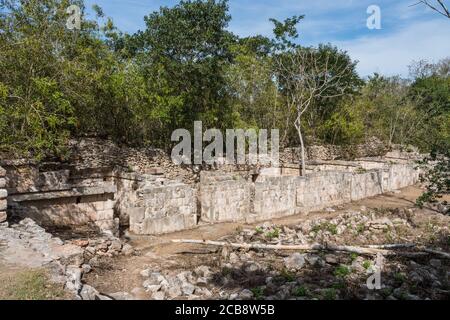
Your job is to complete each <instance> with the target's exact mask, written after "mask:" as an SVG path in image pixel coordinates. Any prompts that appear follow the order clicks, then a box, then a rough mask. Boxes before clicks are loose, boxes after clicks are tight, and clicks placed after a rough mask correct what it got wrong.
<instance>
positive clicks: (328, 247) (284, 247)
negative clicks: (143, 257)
mask: <svg viewBox="0 0 450 320" xmlns="http://www.w3.org/2000/svg"><path fill="white" fill-rule="evenodd" d="M172 242H174V243H186V244H201V245H211V246H219V247H226V246H228V247H231V248H235V249H261V250H289V251H290V250H295V251H342V252H350V253H357V254H361V255H376V254H378V253H381V254H384V255H390V254H392V253H391V252H390V251H388V250H384V249H375V248H363V247H354V246H339V245H333V244H326V245H321V244H313V245H279V244H277V245H272V244H260V243H228V242H219V241H210V240H186V239H178V240H172Z"/></svg>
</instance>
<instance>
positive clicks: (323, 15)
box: [86, 0, 450, 76]
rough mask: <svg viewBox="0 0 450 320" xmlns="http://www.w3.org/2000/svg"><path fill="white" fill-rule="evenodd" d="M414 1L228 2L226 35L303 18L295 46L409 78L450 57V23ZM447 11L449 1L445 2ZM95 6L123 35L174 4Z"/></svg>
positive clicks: (152, 0) (112, 0)
mask: <svg viewBox="0 0 450 320" xmlns="http://www.w3.org/2000/svg"><path fill="white" fill-rule="evenodd" d="M416 2H417V1H416V0H397V1H394V0H389V1H388V0H312V1H311V0H230V1H229V6H230V14H231V16H232V21H231V22H230V25H229V30H230V31H232V32H233V33H236V34H238V35H240V36H249V35H256V34H262V35H266V36H270V35H271V31H272V24H271V23H270V22H269V18H276V19H279V20H283V19H285V18H287V17H290V16H293V15H298V14H304V15H305V16H306V17H305V20H303V21H302V22H301V23H300V24H299V33H300V38H299V43H301V44H303V45H316V44H318V43H321V42H324V43H328V42H329V43H332V44H335V45H337V46H338V47H340V48H342V49H344V50H347V51H348V52H349V54H350V55H351V56H352V58H353V59H355V60H358V61H359V65H358V71H359V73H360V74H361V75H362V76H367V75H370V74H372V73H373V72H380V73H383V74H386V75H396V74H400V75H402V76H407V75H408V68H407V66H408V65H409V64H410V62H411V61H412V60H418V59H428V60H430V61H437V60H439V59H441V58H444V57H447V56H450V20H449V19H446V18H444V17H442V16H440V15H438V14H437V13H435V12H432V11H431V10H430V9H428V8H425V7H424V6H419V5H418V6H411V5H413V4H414V3H416ZM444 2H447V3H448V4H449V5H450V1H449V0H445V1H444ZM86 3H87V6H88V7H91V6H92V4H98V5H100V6H101V7H102V8H103V11H104V12H105V15H106V16H109V17H111V18H113V20H114V22H115V23H116V25H117V26H118V27H119V28H120V29H121V30H123V31H126V32H129V33H133V32H135V31H137V30H139V29H143V28H144V27H145V25H144V21H143V17H144V16H145V15H147V14H148V13H150V12H152V11H155V10H158V9H159V7H160V6H173V5H174V4H176V3H178V1H174V0H165V1H162V0H86ZM370 5H377V6H379V7H380V9H381V27H382V29H381V30H369V29H368V28H367V26H366V20H367V18H368V17H369V14H367V8H368V7H369V6H370Z"/></svg>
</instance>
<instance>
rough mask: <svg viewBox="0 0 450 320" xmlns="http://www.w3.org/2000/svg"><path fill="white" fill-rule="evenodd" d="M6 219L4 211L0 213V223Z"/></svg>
mask: <svg viewBox="0 0 450 320" xmlns="http://www.w3.org/2000/svg"><path fill="white" fill-rule="evenodd" d="M6 219H7V215H6V211H0V223H3V222H5V221H6Z"/></svg>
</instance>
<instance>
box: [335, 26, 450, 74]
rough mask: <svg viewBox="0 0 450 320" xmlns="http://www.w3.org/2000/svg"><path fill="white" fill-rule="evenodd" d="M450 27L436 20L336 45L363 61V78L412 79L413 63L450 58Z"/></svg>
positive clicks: (360, 61)
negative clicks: (397, 76) (398, 77)
mask: <svg viewBox="0 0 450 320" xmlns="http://www.w3.org/2000/svg"><path fill="white" fill-rule="evenodd" d="M449 31H450V23H449V21H448V20H445V19H434V20H431V21H427V22H419V23H415V24H412V25H409V26H406V27H404V28H402V29H400V30H399V31H397V32H395V33H390V34H388V35H377V32H380V33H383V34H384V32H383V31H376V30H374V31H370V32H371V33H373V35H370V36H365V37H361V38H357V39H353V40H349V41H342V42H334V43H335V44H336V45H338V46H339V47H340V48H342V49H344V50H347V51H348V52H349V54H350V55H351V57H352V58H353V59H355V60H359V65H358V71H359V73H360V74H361V75H362V76H367V75H370V74H372V73H373V72H379V73H381V74H385V75H397V74H400V75H402V76H407V75H408V65H409V64H410V63H411V61H413V60H419V59H427V60H431V61H436V60H439V59H442V58H444V57H448V56H450V41H449V40H450V37H449Z"/></svg>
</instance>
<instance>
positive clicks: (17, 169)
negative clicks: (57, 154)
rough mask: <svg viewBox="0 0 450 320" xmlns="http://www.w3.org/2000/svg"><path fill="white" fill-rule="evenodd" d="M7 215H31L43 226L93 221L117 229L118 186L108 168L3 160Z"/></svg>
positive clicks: (106, 228)
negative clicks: (81, 167) (116, 205)
mask: <svg viewBox="0 0 450 320" xmlns="http://www.w3.org/2000/svg"><path fill="white" fill-rule="evenodd" d="M2 165H3V167H4V169H5V170H6V177H5V186H6V189H7V191H8V198H7V199H8V216H11V217H16V218H22V219H23V218H25V217H29V218H32V219H33V220H35V221H36V222H37V223H39V224H40V225H42V226H44V227H47V226H48V227H64V228H66V227H71V226H82V225H92V226H95V227H97V228H98V229H99V230H101V231H103V232H107V233H116V232H117V230H118V227H119V220H118V219H117V218H115V213H114V207H115V203H116V201H115V193H116V192H117V187H116V185H115V183H114V181H113V180H112V178H111V177H110V176H111V172H110V171H109V170H108V169H105V168H97V169H85V170H76V169H74V168H69V167H68V168H61V167H59V166H58V168H52V166H51V165H50V166H49V167H47V168H42V167H40V166H38V165H37V164H35V163H32V162H29V161H3V163H2Z"/></svg>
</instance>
